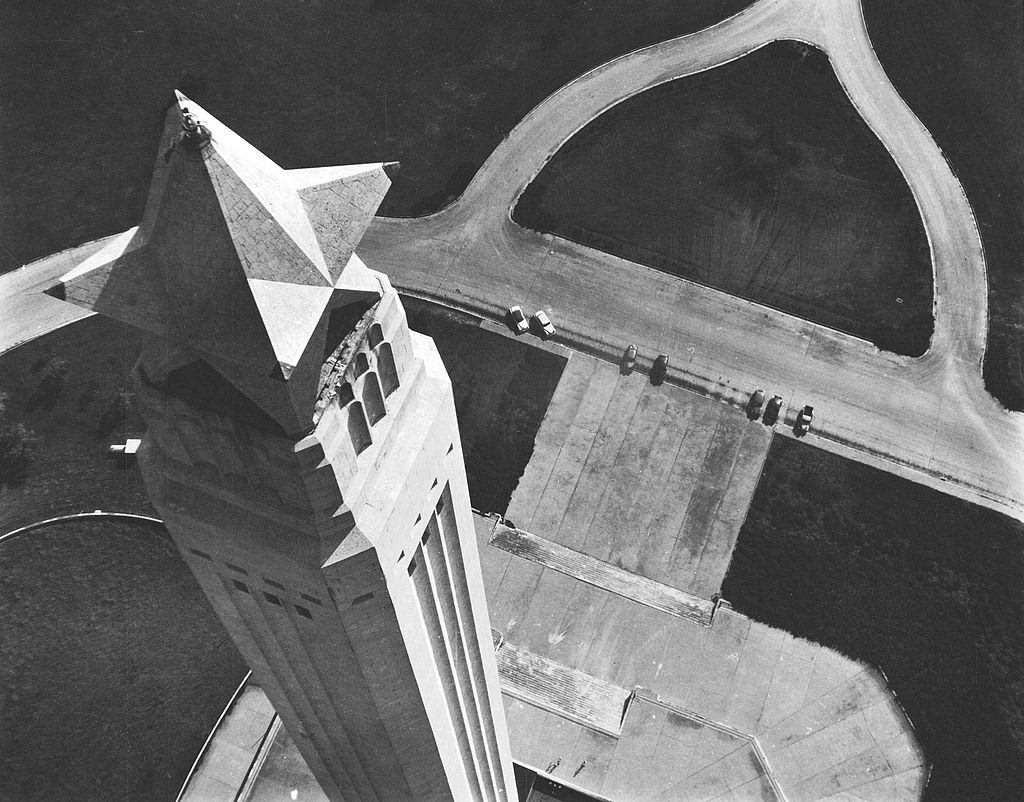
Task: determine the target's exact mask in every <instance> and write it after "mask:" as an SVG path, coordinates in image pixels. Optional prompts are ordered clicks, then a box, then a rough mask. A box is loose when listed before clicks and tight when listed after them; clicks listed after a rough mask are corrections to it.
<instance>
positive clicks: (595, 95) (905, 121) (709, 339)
mask: <svg viewBox="0 0 1024 802" xmlns="http://www.w3.org/2000/svg"><path fill="white" fill-rule="evenodd" d="M779 39H797V40H800V41H803V42H807V43H809V44H812V45H815V46H816V47H818V48H820V49H821V50H823V51H824V52H825V53H826V54H827V55H828V57H829V59H830V61H831V63H832V66H833V68H834V69H835V71H836V74H837V75H838V77H839V80H840V81H841V82H842V84H843V86H844V87H845V89H846V91H847V93H848V94H849V96H850V98H851V100H852V102H853V103H854V105H855V106H856V108H857V109H858V110H859V111H860V113H861V114H862V115H863V117H864V118H865V120H866V121H867V123H868V124H869V125H870V126H871V128H872V130H874V132H875V133H876V135H877V136H878V137H879V139H880V140H881V141H882V143H883V144H884V145H885V147H886V148H887V149H888V151H889V152H890V153H891V154H892V156H893V158H894V160H895V161H896V163H897V164H898V166H899V168H900V170H901V171H902V173H903V175H904V177H905V178H906V180H907V182H908V184H909V185H910V188H911V190H912V192H913V195H914V198H915V200H916V202H917V205H918V208H919V210H920V212H921V216H922V218H923V221H924V225H925V230H926V232H927V235H928V239H929V243H930V245H931V250H932V261H933V269H934V278H935V310H934V311H935V332H934V335H933V337H932V342H931V347H930V348H929V350H928V352H927V353H926V354H925V355H924V356H922V357H920V358H909V357H901V356H896V355H894V354H889V353H884V352H880V351H879V350H878V349H877V348H875V347H874V346H872V345H871V344H870V343H867V342H865V341H863V340H859V339H857V338H854V337H850V336H848V335H845V334H841V333H839V332H836V331H833V330H831V329H828V328H825V327H823V326H818V325H815V324H813V323H810V322H807V321H804V320H801V319H799V318H795V317H792V316H790V315H786V314H784V313H781V312H778V311H776V310H772V309H768V308H766V307H763V306H759V305H757V304H754V303H749V302H747V301H743V300H741V299H738V298H735V297H733V296H730V295H727V294H725V293H722V292H719V291H716V290H712V289H708V288H705V287H701V286H699V285H696V284H693V283H691V282H688V281H685V280H682V279H678V278H675V277H672V276H668V275H666V274H663V273H659V272H657V271H654V270H652V269H649V268H646V267H643V266H640V265H636V264H633V263H631V262H628V261H625V260H622V259H618V258H616V257H613V256H609V255H607V254H603V253H600V252H598V251H595V250H592V249H589V248H586V247H583V246H580V245H577V244H575V243H572V242H569V241H566V240H563V239H560V238H557V237H553V236H549V235H548V236H544V235H539V234H536V233H534V232H530V231H527V230H524V229H522V228H520V227H518V226H516V225H515V224H514V223H513V222H512V221H511V217H510V210H511V208H512V206H513V205H514V203H515V201H516V199H517V198H518V196H519V194H520V193H521V192H522V191H523V189H524V188H525V187H526V186H527V184H529V182H530V181H531V180H532V179H533V178H534V177H535V176H536V175H537V173H538V172H539V171H540V169H541V168H542V167H543V165H544V164H545V162H546V161H547V160H548V159H549V158H550V157H551V156H552V155H553V154H554V153H555V152H556V151H557V150H558V148H559V147H561V146H562V145H563V144H564V143H565V142H566V141H567V140H568V139H569V138H570V137H571V136H572V135H573V134H574V133H575V132H576V131H578V130H579V129H580V128H582V127H583V126H584V125H586V124H587V123H588V122H590V121H591V120H592V119H594V118H595V117H596V116H597V115H599V114H600V113H601V112H603V111H605V110H607V109H608V108H610V107H611V106H613V105H615V104H616V103H619V102H621V101H623V100H625V99H627V98H629V97H631V96H633V95H635V94H637V93H639V92H642V91H644V90H646V89H649V88H651V87H652V86H656V85H657V84H660V83H664V82H666V81H670V80H673V79H675V78H679V77H683V76H686V75H690V74H692V73H695V72H700V71H702V70H706V69H709V68H711V67H715V66H717V65H720V64H723V63H725V62H728V61H731V60H733V59H736V58H739V57H742V56H743V55H745V54H747V53H750V52H751V51H753V50H756V49H757V48H759V47H762V46H764V45H765V44H768V43H769V42H772V41H776V40H779ZM270 155H271V156H274V155H275V154H270ZM96 247H97V244H96V243H93V244H91V245H89V246H83V249H86V250H83V251H79V252H64V253H62V254H58V255H56V256H54V257H48V258H47V259H44V260H40V261H39V262H36V263H33V264H32V265H29V266H27V267H25V268H23V269H22V270H21V271H16V272H15V273H13V274H9V275H8V276H3V277H0V348H4V347H10V346H13V345H14V344H17V343H18V342H21V341H24V340H26V339H30V338H32V337H34V336H38V334H39V333H42V332H43V331H45V330H48V329H52V328H55V327H57V326H59V325H62V324H63V323H65V322H68V321H70V320H73V319H77V318H78V317H82V316H84V315H83V314H79V312H78V311H77V310H75V309H72V308H70V307H64V308H58V307H61V306H63V305H61V304H59V303H58V302H56V301H53V300H52V299H50V298H46V297H40V296H39V295H38V291H39V290H40V289H42V288H45V287H46V286H48V285H49V284H51V283H52V282H53V281H54V280H55V279H56V278H58V277H59V276H60V275H61V273H63V272H64V271H65V270H67V269H69V267H70V266H71V265H73V264H74V263H75V262H76V261H78V260H79V259H80V258H83V257H84V256H85V255H87V254H88V252H89V251H90V250H94V249H95V248H96ZM359 252H360V255H361V256H362V257H363V259H364V260H365V261H366V262H367V263H368V264H369V265H370V266H371V267H372V268H374V269H377V270H381V271H383V272H385V273H387V274H388V275H389V276H390V277H391V280H392V282H393V283H394V284H395V286H396V287H398V288H399V289H400V290H404V291H409V292H413V293H415V294H418V295H422V296H425V297H429V298H433V299H435V300H438V301H440V302H443V303H446V304H449V305H451V306H453V307H457V308H462V309H465V310H467V311H472V312H475V313H479V314H483V315H485V316H488V317H491V318H494V319H500V317H501V315H502V313H503V311H504V308H505V307H506V306H508V305H509V304H512V303H521V304H523V306H524V308H526V309H527V310H532V309H535V308H541V307H543V308H546V309H548V310H550V312H551V314H552V318H553V319H554V321H555V323H556V325H557V326H558V327H559V339H560V340H562V341H563V342H565V343H566V344H567V345H570V346H572V347H576V348H581V349H584V350H588V351H591V352H594V353H597V354H601V355H605V356H608V357H611V358H615V357H617V356H618V354H620V353H621V351H622V350H623V348H624V347H625V346H626V344H628V343H630V342H635V343H637V345H638V346H639V347H640V351H641V354H642V355H644V356H646V357H647V358H648V359H650V358H651V357H652V356H653V355H655V354H657V353H659V352H664V353H667V354H669V355H670V356H671V360H672V366H671V369H670V373H669V378H670V380H671V381H676V382H679V383H682V384H684V385H686V386H689V387H692V388H694V389H697V390H699V391H701V392H704V393H706V394H708V395H710V396H712V397H715V398H720V399H722V400H725V401H730V402H740V403H742V401H744V400H745V398H746V396H747V394H749V392H750V391H751V390H752V389H754V388H755V387H763V388H764V389H766V390H767V391H769V392H778V393H779V394H780V395H782V396H783V397H784V398H785V399H786V401H787V407H788V409H787V419H789V420H792V417H793V416H794V415H795V412H796V410H797V409H799V407H801V406H803V405H804V404H811V405H813V406H814V408H815V422H814V434H813V435H811V436H810V437H809V438H808V439H809V440H810V441H812V442H816V443H817V444H819V445H823V446H825V447H829V448H832V449H834V450H838V451H840V452H842V453H844V454H847V455H848V456H852V457H855V458H861V459H864V460H866V461H868V462H871V463H872V464H879V465H882V466H883V467H886V468H888V469H890V470H896V471H898V472H900V473H902V474H904V475H909V476H911V477H912V478H917V479H919V480H922V481H925V482H927V483H928V484H933V485H935V484H939V483H941V485H942V486H943V487H944V488H945V489H947V490H948V491H949V492H952V493H955V494H956V495H960V496H963V497H966V498H969V499H971V500H973V501H976V502H980V503H984V504H986V505H988V506H991V507H994V508H996V509H1000V510H1002V511H1004V512H1008V513H1009V514H1012V515H1014V517H1017V518H1020V519H1022V520H1024V459H1022V455H1024V415H1021V414H1016V413H1009V412H1007V411H1005V410H1003V409H1002V408H1001V406H1000V405H999V404H998V403H997V402H996V401H995V400H994V399H993V398H992V397H991V396H989V394H988V393H987V392H986V391H985V389H984V386H983V382H982V374H981V364H982V359H983V357H984V350H985V338H986V334H987V322H988V307H987V281H986V274H985V260H984V254H983V252H982V246H981V239H980V236H979V234H978V230H977V224H976V222H975V219H974V215H973V213H972V211H971V208H970V205H969V203H968V202H967V199H966V197H965V195H964V192H963V189H962V187H961V185H960V182H959V181H958V180H957V178H956V176H955V175H954V174H953V172H952V170H951V169H950V167H949V165H948V164H947V163H946V161H945V158H944V157H943V155H942V153H941V151H940V150H939V148H938V146H937V145H936V144H935V142H934V140H933V139H932V138H931V136H930V134H929V133H928V131H927V130H926V129H925V127H924V126H923V124H922V123H921V122H920V121H919V120H918V119H917V118H916V117H915V116H914V114H913V113H912V112H911V110H910V109H909V108H908V107H907V105H906V104H905V103H904V102H903V100H902V98H901V97H900V96H899V94H898V93H897V92H896V90H895V89H894V87H893V86H892V84H891V83H890V82H889V80H888V78H887V76H886V75H885V72H884V71H883V69H882V67H881V64H880V63H879V62H878V59H877V57H876V56H875V53H874V51H873V49H872V47H871V43H870V40H869V38H868V34H867V29H866V26H865V23H864V18H863V14H862V11H861V7H860V2H859V0H760V2H757V3H755V4H754V5H752V6H750V7H749V8H748V9H746V10H745V11H743V12H740V13H739V14H737V15H736V16H734V17H731V18H730V19H728V20H725V21H724V22H722V23H720V24H718V25H715V26H712V27H710V28H707V29H705V30H703V31H700V32H698V33H695V34H692V35H689V36H684V37H680V38H677V39H673V40H669V41H666V42H663V43H660V44H657V45H653V46H651V47H648V48H644V49H641V50H638V51H635V52H633V53H629V54H627V55H625V56H622V57H620V58H618V59H615V60H613V61H610V62H608V63H606V64H604V65H602V66H600V67H598V68H596V69H594V70H592V71H591V72H589V73H586V74H585V75H582V76H580V77H579V78H577V79H576V80H574V81H573V82H571V83H570V84H568V85H566V86H565V87H563V88H562V89H560V90H559V91H558V92H556V93H555V94H553V95H551V96H550V97H549V98H548V99H547V100H545V101H544V102H543V103H541V104H540V105H539V106H537V107H536V108H535V109H534V110H533V111H532V112H531V113H530V114H529V115H527V117H526V118H525V119H524V120H523V121H522V122H521V123H520V124H519V125H518V126H517V127H516V128H515V129H513V131H511V132H510V133H509V135H508V136H507V137H506V138H505V140H504V141H503V142H502V143H501V144H500V145H499V146H498V148H497V149H496V150H495V152H494V153H493V154H492V156H491V157H490V158H489V159H488V161H487V162H486V163H485V164H484V165H483V167H482V168H481V169H480V171H479V172H478V173H477V175H476V176H475V178H474V179H473V181H472V182H471V183H470V185H469V186H468V187H467V189H466V191H465V193H464V194H463V196H462V197H461V198H460V199H459V200H458V201H456V202H455V203H453V204H452V205H451V206H449V207H448V208H446V209H445V210H443V211H442V212H439V213H437V214H435V215H431V216H428V217H423V218H416V219H410V220H396V219H387V218H377V220H375V222H374V224H373V225H372V226H371V227H370V229H369V230H368V232H367V234H366V236H365V238H364V239H363V242H362V245H361V246H360V249H359Z"/></svg>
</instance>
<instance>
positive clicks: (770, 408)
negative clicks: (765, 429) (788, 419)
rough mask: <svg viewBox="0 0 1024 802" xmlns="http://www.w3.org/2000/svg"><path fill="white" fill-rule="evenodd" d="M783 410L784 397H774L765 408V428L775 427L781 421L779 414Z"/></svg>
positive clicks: (763, 419)
mask: <svg viewBox="0 0 1024 802" xmlns="http://www.w3.org/2000/svg"><path fill="white" fill-rule="evenodd" d="M781 410H782V396H781V395H773V396H772V397H771V399H770V400H769V401H768V405H767V406H766V407H765V408H764V417H763V418H761V420H762V421H764V425H765V426H774V425H775V424H776V423H777V422H778V420H779V412H780V411H781Z"/></svg>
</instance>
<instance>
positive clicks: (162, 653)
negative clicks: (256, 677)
mask: <svg viewBox="0 0 1024 802" xmlns="http://www.w3.org/2000/svg"><path fill="white" fill-rule="evenodd" d="M245 671H246V668H245V665H244V663H243V662H242V659H241V657H240V656H239V654H238V652H237V651H236V650H235V647H234V645H233V644H232V643H231V641H230V639H229V638H228V636H227V633H226V632H225V631H224V629H223V627H221V625H220V622H219V621H218V620H217V619H216V617H215V616H214V613H213V610H212V609H211V608H210V606H209V603H208V602H207V601H206V598H205V597H204V596H203V595H202V591H200V589H199V585H198V584H197V583H196V582H195V580H194V579H193V578H192V575H191V574H190V573H189V571H188V568H187V567H186V566H185V563H184V561H183V560H182V559H181V557H180V556H179V555H178V552H177V549H176V548H175V547H174V545H173V543H171V540H170V538H169V537H168V536H167V533H166V532H165V531H164V530H163V528H162V527H159V526H156V525H146V524H141V523H128V522H111V521H103V522H100V521H84V522H81V521H76V522H73V523H72V522H68V523H61V524H53V525H50V526H47V527H44V528H42V529H40V530H37V531H35V532H31V533H28V534H25V535H21V536H19V537H16V538H13V539H11V540H9V541H7V542H6V543H4V544H3V545H2V546H0V699H2V701H0V710H2V711H3V713H2V715H0V799H3V800H11V801H12V802H28V801H29V800H39V802H58V801H59V800H75V801H76V802H77V801H78V800H128V799H131V800H149V799H152V800H168V799H173V798H174V796H175V794H177V792H178V788H179V787H180V785H181V783H182V781H183V780H184V778H185V773H186V772H187V771H188V769H189V767H190V766H191V765H192V761H193V760H195V757H196V755H197V754H198V752H199V749H200V747H201V746H202V745H203V742H204V741H205V740H206V736H207V735H208V734H209V731H210V728H211V727H212V726H213V723H214V722H215V721H216V719H217V716H218V715H219V714H220V711H221V710H222V709H223V707H224V705H225V704H226V703H227V700H228V698H229V697H230V696H231V693H232V691H233V690H234V689H235V687H236V686H237V685H238V683H239V682H240V681H241V679H242V677H243V676H244V674H245Z"/></svg>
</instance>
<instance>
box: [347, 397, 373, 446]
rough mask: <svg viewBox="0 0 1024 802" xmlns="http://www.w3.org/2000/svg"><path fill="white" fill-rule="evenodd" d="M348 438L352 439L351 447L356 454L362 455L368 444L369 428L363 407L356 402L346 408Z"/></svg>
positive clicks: (369, 440)
mask: <svg viewBox="0 0 1024 802" xmlns="http://www.w3.org/2000/svg"><path fill="white" fill-rule="evenodd" d="M348 436H349V437H351V438H352V447H353V448H354V449H355V450H356V453H357V454H362V453H363V452H364V451H365V450H366V449H367V448H369V447H370V443H372V442H373V441H372V440H371V439H370V427H369V426H367V425H366V417H365V416H364V415H363V405H362V404H360V403H359V402H358V401H356V402H355V403H354V404H350V405H349V407H348Z"/></svg>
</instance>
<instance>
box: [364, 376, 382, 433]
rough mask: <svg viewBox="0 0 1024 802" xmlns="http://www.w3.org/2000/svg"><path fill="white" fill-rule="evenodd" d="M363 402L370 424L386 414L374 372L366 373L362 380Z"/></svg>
mask: <svg viewBox="0 0 1024 802" xmlns="http://www.w3.org/2000/svg"><path fill="white" fill-rule="evenodd" d="M363 404H364V405H365V406H366V417H367V418H369V420H370V425H371V426H373V424H375V423H376V422H377V421H379V420H380V419H381V418H383V417H384V415H385V414H386V413H385V410H384V396H382V395H381V394H380V384H378V382H377V374H376V373H372V372H371V373H367V374H366V378H365V379H364V380H363Z"/></svg>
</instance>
